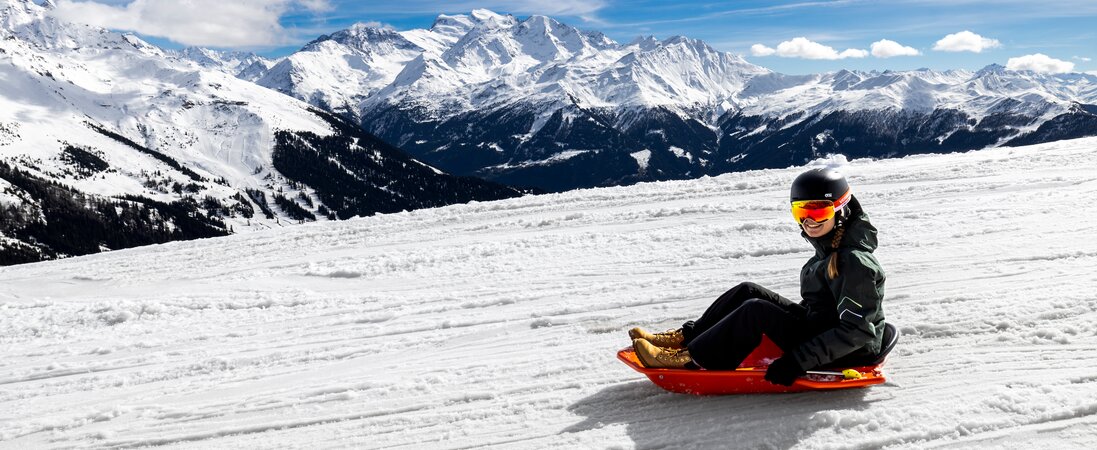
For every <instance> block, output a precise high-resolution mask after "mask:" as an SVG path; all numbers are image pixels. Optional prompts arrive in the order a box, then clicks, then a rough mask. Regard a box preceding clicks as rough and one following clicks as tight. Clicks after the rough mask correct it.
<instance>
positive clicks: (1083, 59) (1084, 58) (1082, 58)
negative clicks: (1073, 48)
mask: <svg viewBox="0 0 1097 450" xmlns="http://www.w3.org/2000/svg"><path fill="white" fill-rule="evenodd" d="M1073 59H1077V60H1078V61H1081V62H1090V61H1092V59H1089V58H1086V57H1085V56H1075V57H1074V58H1073Z"/></svg>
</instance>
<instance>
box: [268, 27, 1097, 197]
mask: <svg viewBox="0 0 1097 450" xmlns="http://www.w3.org/2000/svg"><path fill="white" fill-rule="evenodd" d="M356 26H358V27H360V28H361V27H362V26H361V25H356ZM386 32H387V33H390V34H393V35H400V36H404V37H405V38H409V37H411V36H418V38H419V39H420V40H423V36H434V40H432V41H431V42H433V43H434V44H436V45H433V46H432V47H431V48H430V49H429V50H428V49H425V48H424V49H422V51H415V52H407V53H404V54H401V55H399V56H396V57H393V58H391V59H387V60H385V63H387V64H388V65H387V66H385V68H384V70H380V69H376V67H381V66H384V64H381V62H379V61H371V64H372V65H369V66H368V67H369V69H368V70H364V71H356V70H355V69H354V68H346V69H345V68H343V63H342V62H340V61H339V60H340V59H342V58H344V57H347V56H348V55H347V54H340V53H338V52H335V53H328V54H324V55H320V54H318V53H316V52H312V51H309V49H307V48H303V49H302V51H300V52H297V53H295V54H293V55H290V56H289V57H287V58H288V59H294V58H298V59H302V60H308V61H309V64H308V66H309V69H308V70H304V69H300V70H297V71H295V72H293V76H286V77H283V78H282V79H281V81H280V82H278V83H272V82H271V80H266V81H263V80H260V81H259V84H261V85H265V86H268V87H271V88H274V89H276V90H279V91H280V92H283V93H286V94H288V95H292V96H295V97H297V98H299V99H302V100H306V101H309V102H310V103H313V104H314V105H317V106H320V107H325V108H327V109H329V110H331V111H333V112H336V113H339V114H342V115H344V116H346V117H350V118H354V119H355V120H359V121H360V122H361V123H362V126H363V127H364V128H366V129H367V130H370V131H371V132H373V133H374V134H377V135H378V136H380V137H381V138H383V139H385V140H386V141H389V142H391V143H393V144H395V145H398V146H400V147H402V148H406V149H407V150H408V151H410V152H411V153H412V154H413V155H415V156H416V157H419V158H422V159H424V160H425V161H427V162H429V163H431V164H435V165H437V166H438V167H440V168H443V169H447V170H450V171H453V172H455V173H459V174H465V175H475V176H480V177H485V178H488V179H496V180H507V179H522V178H524V177H525V176H524V175H523V174H525V173H527V172H528V171H529V170H530V169H529V168H531V167H538V169H537V170H538V171H545V170H548V172H551V173H546V174H545V175H543V176H534V177H533V179H536V180H537V186H538V187H541V188H544V189H548V190H567V189H573V188H578V187H590V186H604V185H613V184H622V183H623V184H628V183H632V182H638V181H653V180H659V179H677V178H690V177H696V176H701V175H715V174H719V173H724V172H727V171H735V170H745V169H752V168H763V167H770V166H769V165H770V164H786V162H785V161H788V163H797V162H799V163H802V162H804V161H806V160H810V158H812V157H813V156H814V155H815V154H817V153H818V152H819V151H837V152H849V153H851V154H864V155H866V156H875V157H883V156H888V155H891V156H896V155H903V154H911V153H925V152H939V151H960V150H971V149H975V148H983V147H985V146H996V145H1009V143H1010V142H1013V141H1015V140H1018V139H1021V141H1016V142H1022V141H1024V142H1030V143H1032V142H1044V141H1046V139H1050V138H1051V136H1052V134H1047V133H1046V130H1045V132H1041V131H1040V128H1041V126H1042V125H1043V124H1044V123H1047V122H1048V121H1051V120H1053V119H1056V118H1060V119H1059V120H1060V122H1064V123H1062V124H1060V125H1062V126H1060V127H1058V128H1057V129H1058V130H1059V132H1058V133H1056V134H1055V136H1069V137H1081V136H1087V135H1093V134H1097V130H1092V129H1091V128H1090V127H1088V126H1087V125H1085V123H1087V121H1088V119H1087V118H1086V117H1087V116H1086V115H1087V114H1090V112H1088V110H1086V109H1085V108H1084V107H1081V106H1079V107H1078V108H1075V107H1074V105H1091V104H1097V77H1095V76H1093V75H1088V74H1065V75H1046V74H1038V73H1034V72H1023V71H1021V72H1018V71H1010V70H1007V69H1005V68H1004V67H1002V66H1000V65H996V64H994V65H989V66H987V67H984V68H982V69H980V70H978V71H968V70H955V69H954V70H945V71H934V70H928V69H917V70H910V71H892V70H886V71H882V72H881V71H868V72H865V71H850V70H840V71H836V72H828V73H822V74H812V75H785V74H780V73H776V72H773V71H771V70H769V69H766V68H764V67H761V66H757V65H754V64H752V63H750V62H749V61H747V60H746V59H744V58H742V57H741V56H738V55H734V54H731V53H727V52H720V51H717V50H715V49H713V48H712V47H711V46H709V45H708V44H707V43H705V42H704V41H701V40H697V39H691V38H688V37H685V36H672V37H669V38H666V39H663V40H659V39H656V38H654V37H651V36H647V37H644V36H641V37H637V38H636V39H634V40H632V41H630V42H629V43H627V44H620V43H617V42H615V41H613V40H611V39H609V38H608V37H606V36H605V35H604V34H601V33H599V32H597V31H586V30H580V29H578V28H575V27H572V26H570V25H567V24H565V23H562V22H559V21H557V20H555V19H553V18H551V17H547V16H539V15H532V16H529V17H526V18H524V19H518V18H515V17H514V16H509V15H502V14H498V13H494V12H491V11H487V10H477V11H474V12H473V13H472V14H469V15H440V16H439V17H438V18H437V19H436V20H435V22H434V24H433V25H432V27H431V28H430V29H416V30H405V31H395V30H392V29H388V30H387V31H386ZM441 32H445V39H443V38H441V37H440V36H441V35H440V34H439V33H441ZM461 33H463V34H461ZM458 34H461V35H460V36H459V37H456V36H457V35H458ZM408 40H412V39H410V38H409V39H408ZM421 48H422V47H421ZM351 56H353V55H351ZM325 66H330V67H331V68H330V69H329V68H327V67H325ZM315 73H320V74H329V73H339V74H340V78H341V79H342V80H344V81H340V82H338V83H337V82H336V81H335V80H333V79H331V78H328V77H326V75H320V76H314V75H313V74H315ZM294 77H296V78H294ZM345 80H352V83H351V84H352V85H353V84H354V82H353V80H368V81H369V82H368V88H364V89H358V90H351V91H353V92H351V93H348V92H347V90H346V89H344V88H343V86H346V85H347V83H346V82H345ZM333 100H334V101H333ZM873 111H880V112H882V113H883V116H885V117H888V118H889V120H891V123H889V124H887V125H886V126H884V127H879V126H875V125H872V123H871V122H872V121H873V120H874V119H872V116H873V114H872V112H873ZM588 119H590V120H592V121H593V122H595V123H597V125H590V124H586V123H582V122H583V121H586V120H588ZM485 121H490V122H489V123H492V124H493V125H494V128H495V129H494V130H488V129H486V128H485V126H484V124H483V123H484V122H485ZM984 121H985V122H984ZM747 122H750V123H754V125H753V126H752V128H751V129H750V130H746V131H742V130H739V128H741V127H744V126H746V125H747ZM820 122H822V123H824V124H825V123H833V124H841V123H849V124H851V125H852V126H854V127H857V128H861V129H863V131H864V133H863V134H859V135H852V134H848V135H846V136H845V137H844V138H843V139H845V140H844V141H843V142H837V143H832V144H829V145H822V146H821V145H814V146H813V145H812V144H811V142H812V140H811V139H799V140H795V139H794V142H790V143H789V144H787V145H784V146H782V147H780V148H779V149H778V147H777V146H776V145H769V143H768V142H765V141H769V140H772V139H773V137H774V136H777V135H779V134H778V133H776V132H777V131H780V130H781V129H787V128H795V130H794V131H796V133H799V134H803V133H807V132H809V131H810V132H812V133H813V135H812V136H815V135H818V134H821V133H825V132H826V130H827V129H826V128H822V129H817V128H819V127H817V126H816V125H817V124H819V123H820ZM942 123H948V124H949V126H946V127H941V124H942ZM547 124H551V125H552V126H554V127H555V128H554V129H551V130H546V133H545V134H546V136H543V137H542V138H541V139H540V141H541V142H542V143H543V144H544V145H542V146H541V148H539V149H532V148H531V145H532V144H530V142H531V141H534V140H537V139H535V138H537V136H538V135H539V133H541V132H542V129H543V127H545V126H546V125H547ZM638 124H643V128H638V126H639V125H638ZM729 124H730V125H729ZM763 124H764V125H765V127H764V128H761V127H762V125H763ZM729 126H730V129H729ZM591 127H594V128H599V127H600V128H602V129H601V130H600V131H595V130H593V129H591ZM457 130H471V131H468V132H457ZM475 130H481V131H475ZM577 130H578V131H577ZM706 130H708V131H706ZM755 130H759V131H758V132H754V133H752V131H755ZM873 130H877V131H878V130H886V131H887V133H891V135H887V134H879V132H877V131H873ZM904 130H906V131H904ZM919 130H922V131H919ZM925 130H933V131H934V133H932V135H930V134H927V133H925V132H924V131H925ZM1067 130H1070V131H1067ZM834 131H835V130H831V133H833V132H834ZM713 133H714V134H715V135H714V136H713V135H712V134H713ZM548 134H551V135H552V138H551V139H549V136H547V135H548ZM902 134H905V135H908V136H907V137H902V138H900V137H898V136H899V135H902ZM957 134H959V136H964V138H959V137H957V138H955V139H952V141H951V144H947V145H946V144H945V141H948V140H949V139H950V138H951V137H952V136H954V135H957ZM668 135H669V136H672V137H670V138H667V137H666V136H668ZM970 135H976V136H978V137H977V138H971V139H968V137H970ZM592 136H599V137H600V138H601V139H608V141H604V142H598V141H595V140H592V139H590V138H591V137H592ZM785 137H786V138H788V137H789V136H785ZM820 139H823V138H820ZM824 140H825V139H824ZM610 141H612V142H614V143H613V144H610V143H609V142H610ZM733 141H734V142H733ZM626 142H627V143H628V144H624V143H626ZM557 143H559V144H560V145H556V144H557ZM866 145H867V146H869V147H872V149H871V151H868V152H867V153H866V152H864V151H862V148H861V147H863V146H866ZM885 146H890V148H882V147H885ZM824 148H826V150H823V149H824ZM761 151H764V152H770V153H772V152H778V153H782V154H781V155H761V154H755V155H753V156H750V157H747V156H748V154H751V153H756V152H761ZM637 152H651V153H653V154H656V155H658V157H656V158H654V159H650V160H649V161H648V163H647V164H646V165H644V167H641V164H639V163H637V162H633V163H630V162H629V160H630V159H632V158H624V159H621V158H618V156H620V155H631V154H633V153H637ZM611 153H612V154H613V155H614V156H612V157H611V156H609V154H611ZM576 155H587V156H586V157H587V158H589V161H588V163H589V164H591V165H597V164H611V165H613V166H614V167H613V168H612V169H611V170H609V172H612V173H613V175H611V176H610V175H605V174H604V173H603V175H593V174H587V175H584V174H582V173H576V171H579V172H583V171H586V172H590V171H591V170H590V169H591V168H590V167H587V165H585V164H574V162H572V163H568V161H570V160H571V159H572V158H573V157H575V156H576ZM531 158H539V159H531ZM611 160H613V161H611ZM677 160H682V161H677ZM614 161H617V162H614ZM752 161H753V162H752ZM630 164H631V166H630ZM758 164H761V165H758ZM546 165H547V166H559V167H557V168H555V169H546V167H545V166H546ZM595 172H605V170H603V169H598V170H596V171H595ZM552 177H558V178H563V179H571V180H574V182H566V183H559V182H555V181H553V180H552V179H551V178H552Z"/></svg>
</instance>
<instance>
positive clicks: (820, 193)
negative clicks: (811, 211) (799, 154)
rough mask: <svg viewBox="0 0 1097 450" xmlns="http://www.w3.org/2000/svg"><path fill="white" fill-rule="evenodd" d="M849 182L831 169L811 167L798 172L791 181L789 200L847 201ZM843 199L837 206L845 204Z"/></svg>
mask: <svg viewBox="0 0 1097 450" xmlns="http://www.w3.org/2000/svg"><path fill="white" fill-rule="evenodd" d="M848 193H849V183H847V182H846V177H844V176H842V174H840V173H838V172H837V171H835V170H833V169H825V168H824V169H811V170H808V171H807V172H804V173H802V174H800V176H798V177H796V180H795V181H793V182H792V192H791V195H790V197H791V198H790V200H789V201H790V202H797V201H800V200H830V201H833V202H839V201H840V200H845V201H848V200H849V198H848V196H847V195H846V194H848ZM845 201H843V202H841V203H842V204H841V205H837V206H838V208H841V207H842V206H845Z"/></svg>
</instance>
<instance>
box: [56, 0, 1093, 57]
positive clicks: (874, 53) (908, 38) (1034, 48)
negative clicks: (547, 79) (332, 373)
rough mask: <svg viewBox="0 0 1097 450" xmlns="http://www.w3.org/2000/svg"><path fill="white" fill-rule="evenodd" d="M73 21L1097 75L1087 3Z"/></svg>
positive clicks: (294, 45)
mask: <svg viewBox="0 0 1097 450" xmlns="http://www.w3.org/2000/svg"><path fill="white" fill-rule="evenodd" d="M55 2H56V3H57V4H58V13H59V14H61V15H63V16H65V17H66V18H70V19H73V20H79V21H85V22H88V23H92V24H95V25H99V26H104V27H107V28H111V29H115V30H120V31H132V32H135V33H137V34H138V35H140V36H142V37H144V38H146V39H147V40H149V41H150V42H153V43H155V44H158V45H161V46H164V47H168V48H177V47H181V46H186V45H197V46H204V47H213V48H220V49H238V50H247V51H255V52H257V53H259V54H261V55H264V56H268V57H277V56H283V55H286V54H289V53H292V52H293V51H295V50H297V49H298V48H300V46H301V45H302V44H304V43H306V42H308V41H310V40H312V39H314V38H316V37H318V36H320V35H322V34H326V33H330V32H333V31H337V30H340V29H344V28H347V27H349V26H350V25H352V24H354V23H356V22H366V23H372V24H375V25H380V26H390V27H393V28H395V29H397V30H408V29H413V28H429V27H430V25H431V23H432V22H433V21H434V18H435V17H436V16H437V15H438V14H442V13H445V14H461V13H468V12H469V11H472V10H473V9H477V8H485V9H490V10H493V11H495V12H498V13H509V14H513V15H515V16H517V17H519V18H525V17H527V16H529V15H532V14H541V15H548V16H552V17H554V18H556V19H557V20H560V21H561V22H564V23H567V24H569V25H572V26H575V27H578V28H581V29H585V30H596V31H601V32H603V33H605V34H606V35H608V36H609V37H610V38H612V39H614V40H616V41H618V42H628V41H631V40H632V39H633V38H635V37H636V36H640V35H654V36H655V37H657V38H660V39H663V38H667V37H671V36H675V35H684V36H688V37H691V38H696V39H701V40H704V41H705V42H707V43H708V44H709V45H711V46H712V47H714V48H716V49H718V50H721V51H727V52H731V53H735V54H738V55H742V56H743V57H745V58H746V59H747V60H748V61H750V62H752V63H754V64H758V65H761V66H764V67H767V68H769V69H772V70H775V71H778V72H782V73H788V74H806V73H818V72H827V71H834V70H840V69H857V70H880V71H882V70H888V69H891V70H911V69H917V68H930V69H935V70H947V69H970V70H977V69H979V68H982V67H984V66H986V65H989V64H1001V65H1004V66H1007V67H1010V68H1018V69H1028V70H1038V71H1043V72H1053V73H1055V72H1092V73H1094V74H1097V1H1095V0H1050V1H1044V2H1034V1H1031V0H1023V1H1022V0H1002V1H993V2H991V1H976V0H894V1H857V0H833V1H770V2H764V1H702V0H690V1H677V2H670V1H660V0H640V1H621V0H516V1H515V0H512V1H502V0H494V1H473V0H458V1H428V0H397V1H393V0H371V1H351V0H234V1H224V0H95V1H89V0H55Z"/></svg>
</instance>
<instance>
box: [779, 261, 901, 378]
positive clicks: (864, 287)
mask: <svg viewBox="0 0 1097 450" xmlns="http://www.w3.org/2000/svg"><path fill="white" fill-rule="evenodd" d="M839 256H840V259H839V264H838V266H839V268H838V270H839V272H838V276H837V277H836V278H835V279H834V280H831V281H830V290H831V292H832V293H833V294H834V298H835V299H837V305H838V324H837V325H835V327H834V328H831V329H829V330H826V331H823V332H822V333H820V334H819V335H817V336H815V337H814V338H812V339H810V340H808V341H807V342H805V343H803V344H802V345H800V348H798V349H797V350H796V351H795V352H793V356H794V357H795V358H796V361H797V362H799V363H800V367H802V368H803V369H805V370H810V369H812V368H815V367H819V366H821V365H824V364H827V363H829V362H831V361H834V360H836V359H838V358H841V357H843V356H845V355H848V354H849V353H851V352H853V351H854V350H857V349H859V348H861V347H864V346H865V345H866V344H868V343H869V342H871V341H872V340H874V339H876V337H877V333H881V332H883V330H877V328H876V325H875V324H874V321H875V320H876V318H877V317H878V316H879V315H880V313H879V311H880V301H881V300H883V299H882V298H881V297H882V296H883V289H880V288H879V286H881V285H882V283H883V280H884V274H883V271H882V270H880V269H879V265H878V264H876V263H875V261H874V259H873V258H872V256H871V255H864V254H860V252H850V253H845V254H841V255H839Z"/></svg>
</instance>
